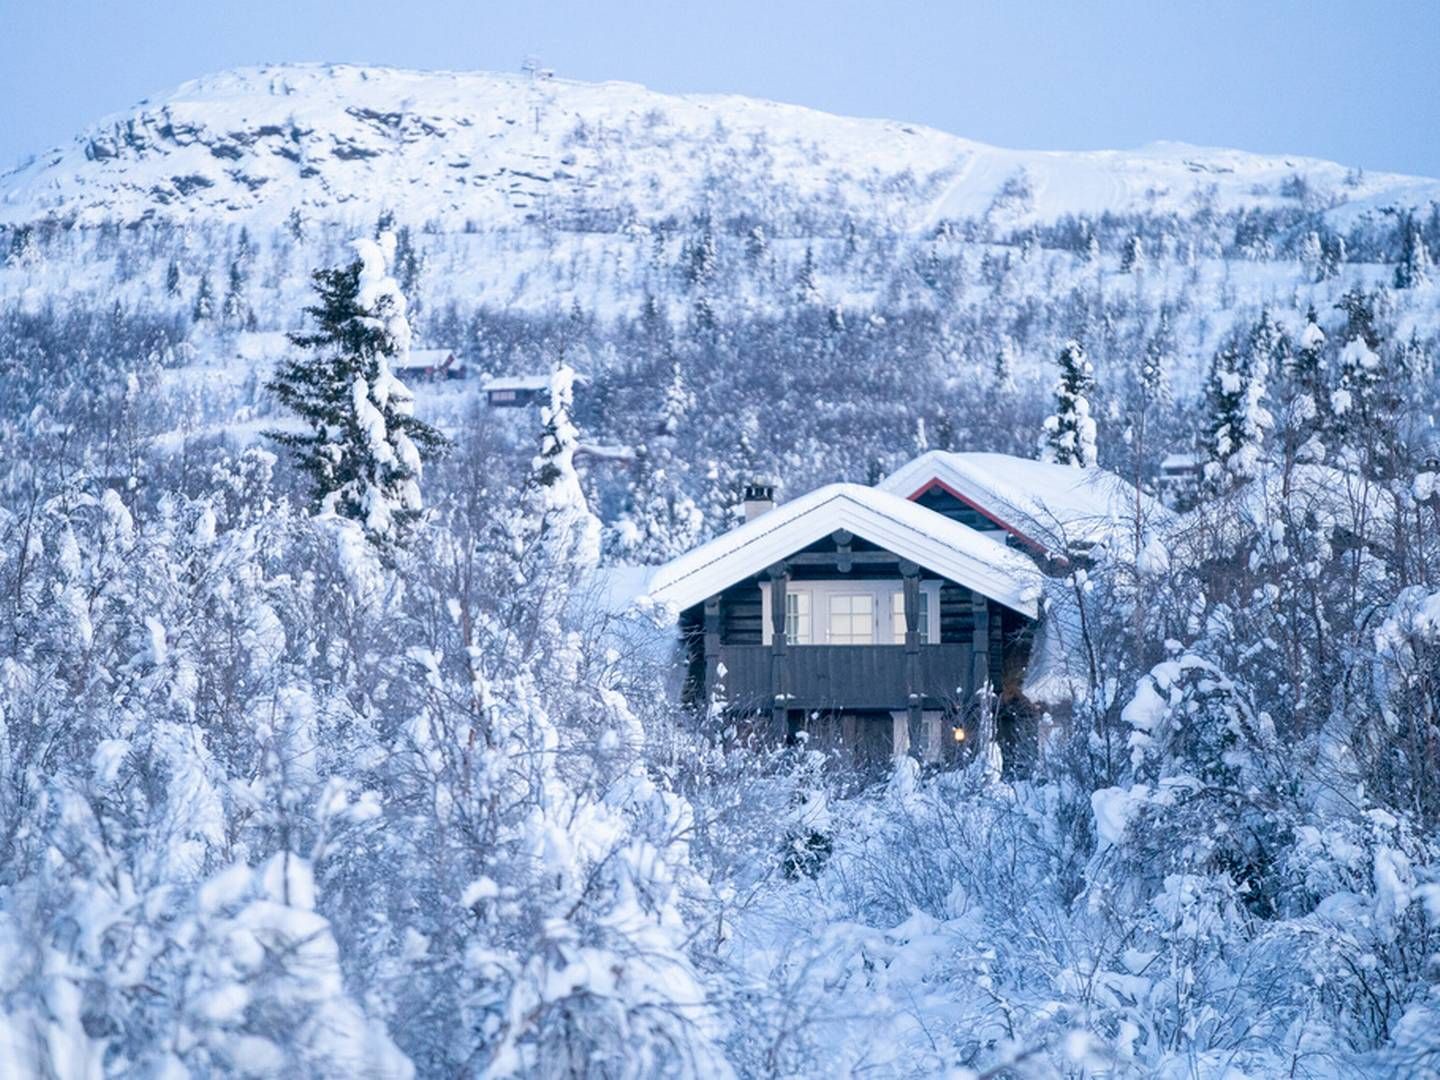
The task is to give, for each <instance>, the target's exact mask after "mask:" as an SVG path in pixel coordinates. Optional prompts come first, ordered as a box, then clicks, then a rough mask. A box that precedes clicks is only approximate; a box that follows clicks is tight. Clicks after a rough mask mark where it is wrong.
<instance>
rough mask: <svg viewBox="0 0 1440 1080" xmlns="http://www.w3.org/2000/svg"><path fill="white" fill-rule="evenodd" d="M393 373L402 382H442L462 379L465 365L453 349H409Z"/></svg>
mask: <svg viewBox="0 0 1440 1080" xmlns="http://www.w3.org/2000/svg"><path fill="white" fill-rule="evenodd" d="M395 374H396V375H397V376H399V378H400V379H401V380H402V381H404V382H410V383H415V382H443V381H444V380H446V379H463V378H464V377H465V365H464V363H463V362H461V360H460V359H459V358H458V357H457V356H456V355H455V350H453V349H411V350H410V356H409V357H408V359H407V360H406V362H405V363H404V364H399V365H397V366H396V368H395Z"/></svg>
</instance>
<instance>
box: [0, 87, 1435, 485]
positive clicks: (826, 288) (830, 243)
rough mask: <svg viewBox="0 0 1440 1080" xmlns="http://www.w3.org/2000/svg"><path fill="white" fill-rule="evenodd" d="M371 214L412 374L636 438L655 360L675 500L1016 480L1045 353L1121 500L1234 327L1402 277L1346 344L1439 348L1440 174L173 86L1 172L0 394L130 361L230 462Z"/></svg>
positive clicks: (719, 100)
mask: <svg viewBox="0 0 1440 1080" xmlns="http://www.w3.org/2000/svg"><path fill="white" fill-rule="evenodd" d="M382 219H387V220H389V221H391V222H393V224H394V225H395V226H397V227H398V241H399V248H398V252H397V254H398V262H397V272H398V276H399V278H400V284H401V286H402V289H403V291H404V293H405V295H406V296H407V298H408V301H409V305H410V306H409V311H410V314H411V316H412V321H413V323H414V327H415V333H416V344H417V345H419V346H424V347H435V348H446V349H453V350H454V351H456V353H457V355H458V356H459V358H460V359H461V360H462V361H463V362H464V363H465V364H466V365H467V367H468V369H469V370H470V371H471V372H474V373H479V372H489V373H514V372H534V371H544V370H548V369H549V368H550V367H551V366H552V365H553V364H554V362H555V361H556V360H557V359H558V358H559V357H560V356H562V355H563V356H564V357H565V358H566V359H567V360H568V361H569V362H571V363H573V364H574V365H575V366H576V367H577V368H578V369H579V370H581V371H582V372H584V373H585V374H586V375H587V376H589V377H591V378H592V380H593V387H592V389H591V390H589V391H588V392H587V393H586V394H584V395H582V400H581V402H580V403H579V405H578V408H579V410H580V415H581V418H582V421H583V423H584V424H585V425H586V426H587V427H588V428H589V429H590V430H591V431H592V433H594V434H595V435H596V436H597V437H599V438H601V439H602V440H603V441H608V442H612V443H616V444H625V445H636V444H638V443H639V442H641V441H643V439H644V438H645V437H646V433H647V432H650V431H652V430H653V419H652V418H653V416H654V413H655V410H656V409H657V408H658V407H659V404H658V402H657V401H656V400H655V397H656V395H657V394H658V393H659V391H660V388H662V387H664V386H666V385H669V384H670V383H671V381H672V380H671V374H672V366H673V365H675V364H677V363H678V365H679V367H680V368H681V369H683V371H682V376H683V381H684V382H685V383H686V384H688V386H689V387H690V389H691V390H692V391H693V393H694V394H695V396H696V398H697V402H698V404H697V408H696V411H697V414H699V415H707V416H708V415H726V416H734V417H736V418H737V421H738V422H737V423H734V424H728V425H719V426H716V427H715V428H713V429H707V430H706V432H705V434H704V437H703V438H702V439H699V440H695V441H693V442H692V443H691V445H690V446H689V447H688V450H689V452H690V453H691V455H692V456H693V459H694V460H693V461H692V462H691V465H692V466H693V468H694V470H695V474H694V476H692V478H691V479H692V481H693V482H694V484H695V486H696V487H697V488H698V487H699V486H700V484H701V481H699V480H698V479H696V477H698V476H717V475H721V474H723V473H724V470H718V471H717V469H715V468H712V467H711V463H713V462H715V461H729V462H731V463H732V467H733V468H736V469H743V468H750V467H751V466H759V465H762V464H764V465H767V467H773V468H774V470H775V471H777V472H779V473H781V474H782V475H785V476H786V477H787V479H788V480H789V482H790V483H792V484H794V485H795V490H797V491H798V490H804V489H805V488H806V487H807V486H812V485H813V484H818V483H821V482H828V481H834V480H852V481H856V480H865V479H868V478H873V477H874V476H878V475H882V474H883V473H884V472H885V471H886V470H887V469H889V468H893V467H895V466H896V465H898V464H900V463H901V462H903V461H904V460H908V458H910V457H911V456H913V454H914V452H915V450H916V448H917V443H918V444H920V445H921V448H926V447H928V448H944V449H957V450H991V451H1005V452H1011V453H1020V454H1028V453H1030V452H1032V451H1033V448H1034V445H1035V439H1036V432H1037V430H1038V425H1039V424H1040V422H1041V420H1042V419H1043V417H1044V416H1045V415H1046V414H1047V413H1048V412H1049V411H1050V401H1049V397H1050V390H1051V386H1052V383H1053V378H1054V362H1055V357H1056V355H1057V353H1058V350H1059V349H1060V347H1061V345H1062V344H1063V343H1064V342H1066V341H1067V340H1070V339H1075V340H1077V341H1080V342H1082V343H1083V344H1084V346H1085V349H1086V351H1087V354H1088V356H1089V358H1090V360H1091V361H1092V362H1093V364H1094V365H1095V370H1096V381H1097V391H1096V395H1095V397H1096V400H1095V405H1096V409H1097V415H1098V417H1099V428H1100V430H1099V454H1100V460H1101V462H1102V463H1104V464H1107V465H1112V466H1119V465H1120V464H1121V462H1122V460H1123V459H1124V458H1126V457H1127V456H1128V455H1130V454H1132V453H1133V454H1135V455H1137V456H1138V457H1140V458H1141V460H1138V461H1135V462H1129V461H1125V462H1124V469H1123V471H1125V472H1126V473H1127V475H1128V474H1129V472H1130V470H1131V468H1132V467H1133V468H1137V469H1139V470H1141V472H1142V473H1144V474H1147V475H1153V473H1154V470H1155V468H1156V466H1157V464H1158V461H1159V459H1160V458H1161V457H1163V455H1164V453H1165V452H1168V451H1172V450H1188V449H1192V448H1193V443H1194V439H1195V428H1194V424H1195V415H1196V414H1195V413H1194V412H1193V411H1186V410H1187V409H1190V408H1191V407H1192V406H1193V404H1194V402H1196V401H1197V400H1198V397H1199V392H1200V391H1201V389H1202V388H1203V387H1204V385H1205V380H1206V377H1207V373H1208V371H1209V369H1210V366H1211V363H1212V360H1213V358H1214V357H1215V355H1216V353H1217V350H1220V349H1221V348H1223V347H1224V346H1225V344H1226V343H1227V342H1232V341H1233V340H1236V339H1237V338H1241V337H1245V336H1246V335H1248V334H1249V333H1250V332H1251V329H1252V327H1253V326H1254V325H1255V323H1256V320H1257V319H1258V318H1259V316H1260V313H1261V310H1262V309H1266V308H1268V309H1269V310H1270V312H1271V314H1272V315H1273V317H1274V318H1275V320H1276V321H1277V322H1278V324H1279V325H1280V326H1281V327H1282V328H1283V329H1284V330H1285V331H1286V332H1287V333H1289V334H1291V335H1295V334H1298V333H1299V332H1300V331H1301V328H1302V327H1303V326H1304V325H1305V315H1306V312H1307V310H1308V309H1310V308H1311V307H1314V308H1315V310H1316V311H1317V313H1318V314H1317V318H1318V320H1319V325H1320V326H1321V327H1322V328H1323V329H1324V331H1325V332H1326V333H1327V334H1328V333H1331V332H1332V331H1333V332H1335V333H1336V334H1338V335H1339V336H1335V337H1334V340H1335V341H1336V342H1337V343H1338V342H1342V341H1343V340H1344V336H1343V334H1339V330H1340V326H1339V324H1340V323H1341V322H1343V319H1342V316H1341V314H1340V309H1338V308H1337V307H1336V304H1337V301H1338V300H1339V299H1340V298H1341V297H1342V296H1343V295H1344V294H1346V293H1347V292H1349V291H1351V290H1355V289H1360V290H1363V291H1367V292H1372V291H1374V290H1376V289H1377V288H1381V287H1385V288H1388V287H1389V286H1391V285H1392V284H1394V283H1395V282H1396V281H1397V273H1398V272H1399V266H1398V264H1399V263H1400V262H1402V261H1403V260H1404V259H1405V258H1406V256H1405V251H1406V250H1409V251H1410V252H1411V253H1412V255H1414V256H1415V258H1418V259H1419V262H1418V263H1417V264H1416V271H1415V273H1414V274H1411V275H1410V277H1412V278H1414V281H1413V282H1412V283H1411V284H1409V285H1406V286H1404V287H1403V288H1398V289H1394V290H1391V291H1389V292H1388V293H1387V295H1385V296H1383V297H1380V296H1377V297H1376V298H1375V303H1374V305H1373V306H1374V308H1375V313H1376V317H1377V318H1378V320H1379V323H1380V325H1379V334H1380V336H1381V337H1382V338H1383V339H1385V341H1386V342H1387V343H1388V344H1387V346H1386V347H1387V348H1391V349H1398V348H1399V347H1400V346H1401V345H1402V343H1403V344H1405V345H1406V347H1407V348H1410V349H1411V351H1416V350H1419V351H1424V349H1426V348H1427V347H1428V343H1429V342H1430V341H1431V339H1433V338H1434V337H1435V336H1436V334H1437V332H1440V322H1437V309H1436V305H1435V303H1434V301H1433V290H1434V286H1431V285H1426V284H1425V280H1426V279H1427V275H1428V271H1427V270H1425V269H1424V267H1423V265H1421V264H1423V263H1425V262H1426V259H1427V258H1428V253H1431V252H1440V181H1434V180H1426V179H1420V178H1413V177H1404V176H1396V175H1389V174H1378V173H1362V172H1361V171H1359V170H1355V169H1350V168H1347V167H1345V166H1344V165H1338V164H1334V163H1330V162H1324V161H1317V160H1313V159H1305V158H1298V157H1296V158H1292V157H1266V156H1261V155H1256V154H1248V153H1242V152H1240V151H1234V150H1204V149H1199V148H1195V147H1188V146H1183V145H1179V144H1173V143H1166V144H1156V145H1153V146H1150V147H1146V148H1142V149H1138V150H1133V151H1093V152H1041V151H1020V150H1003V149H998V148H995V147H990V146H985V145H982V144H980V143H976V142H972V141H968V140H965V139H963V138H959V137H956V136H953V135H948V134H945V133H943V132H939V131H935V130H932V129H928V128H923V127H918V126H915V125H910V124H905V123H902V122H897V121H886V120H862V119H850V118H845V117H839V116H832V115H829V114H825V113H821V112H817V111H814V110H810V109H804V108H800V107H796V106H791V105H781V104H775V103H771V102H764V101H757V100H753V99H748V98H743V97H733V96H730V97H722V96H676V95H666V94H659V93H655V92H652V91H649V90H646V89H644V88H642V87H639V86H635V85H633V84H628V83H599V84H586V83H578V82H571V81H566V80H562V79H555V78H548V77H544V76H542V75H538V74H537V75H536V76H533V77H532V76H530V75H520V74H516V75H496V74H480V73H470V74H465V73H447V72H434V73H422V72H411V71H399V70H393V69H384V68H362V67H354V66H344V65H278V66H269V67H261V68H248V69H241V70H237V71H232V72H227V73H221V74H217V75H213V76H208V77H206V78H202V79H198V80H196V81H194V82H192V83H188V84H186V85H185V86H183V87H181V88H180V89H179V90H177V91H176V92H175V93H174V94H171V95H169V96H168V97H166V98H164V99H163V100H158V101H154V102H145V103H142V104H140V105H139V106H137V107H135V108H134V109H132V110H130V111H128V112H125V113H122V114H119V115H117V116H113V117H111V118H109V119H106V120H104V121H102V122H100V123H98V124H97V125H95V126H94V127H93V128H92V129H90V130H89V131H87V132H85V133H84V134H82V135H81V136H79V137H78V138H77V139H76V141H75V142H74V143H73V144H72V145H71V146H69V147H66V148H61V149H58V150H55V151H52V152H51V153H48V154H45V155H43V156H41V157H39V158H37V159H36V160H35V161H33V162H31V163H30V164H28V165H26V166H24V167H23V168H21V169H19V170H17V171H14V172H12V173H9V174H7V175H5V176H3V177H0V364H4V363H6V362H7V361H13V362H14V363H15V364H16V365H18V367H19V368H20V369H22V370H23V371H24V373H25V374H24V377H25V378H27V379H29V378H32V377H33V378H38V376H35V375H34V372H35V371H36V370H38V369H37V367H36V364H35V362H33V361H31V360H28V359H25V358H26V357H27V356H29V355H31V354H32V353H34V354H37V355H42V356H45V357H47V358H48V359H47V360H46V363H53V364H55V365H57V366H58V367H59V368H60V369H62V370H63V371H64V372H65V373H66V374H67V377H71V376H72V373H73V372H75V371H78V370H91V368H90V365H94V366H96V367H98V368H100V369H102V370H104V371H107V372H114V371H120V372H127V371H132V370H135V369H137V368H139V369H145V368H148V367H151V366H153V367H155V368H157V369H163V373H162V374H161V376H160V378H159V382H160V384H161V386H162V388H163V389H164V391H165V397H166V398H167V401H168V402H169V403H170V404H171V406H172V409H171V415H170V416H169V417H168V418H167V419H166V420H165V421H164V423H165V424H166V425H167V426H166V428H165V432H164V438H165V440H166V445H183V443H184V441H185V440H186V439H187V438H190V437H192V436H194V435H196V434H207V435H208V434H217V433H230V434H236V435H240V436H247V437H248V436H253V434H254V432H256V431H258V430H262V429H264V428H265V427H267V426H268V425H271V424H272V423H273V422H274V421H275V419H276V417H275V416H274V412H275V403H274V402H273V401H272V400H270V399H269V397H268V396H267V395H266V394H265V392H264V390H263V387H264V383H265V381H266V379H267V378H268V376H269V373H270V371H271V370H272V369H273V366H274V364H275V362H276V360H277V359H278V358H279V357H280V355H281V354H283V353H284V352H285V350H286V348H287V345H286V338H285V332H286V331H292V330H294V329H296V328H297V327H298V326H300V325H301V324H302V323H303V321H304V318H305V316H304V308H305V306H306V304H307V303H309V302H310V301H311V299H312V295H313V294H312V290H311V274H312V272H313V271H315V270H316V269H317V268H319V267H324V266H333V265H336V264H337V263H340V262H342V261H344V260H348V259H349V258H350V257H351V255H350V248H349V244H350V243H351V241H353V240H354V239H355V238H356V237H357V236H362V235H372V234H373V233H374V231H375V230H376V228H377V226H378V225H379V223H380V222H381V220H382ZM1412 234H1413V236H1412ZM1407 244H1408V249H1407ZM1402 276H1403V275H1402ZM82 316H83V318H84V319H86V320H88V322H87V324H86V327H85V329H84V330H83V332H81V331H80V330H79V329H78V328H77V325H76V324H75V320H77V319H80V318H81V317H82ZM7 319H9V320H11V321H10V322H6V321H5V320H7ZM66 320H68V323H67V325H61V321H66ZM81 340H84V341H85V345H84V347H83V348H80V347H79V346H77V344H76V343H77V342H78V341H81ZM1146 358H1149V359H1146ZM1331 359H1332V360H1335V361H1336V362H1338V354H1337V356H1336V357H1333V358H1331ZM1151 360H1153V361H1154V365H1155V366H1157V370H1159V369H1163V373H1162V382H1163V383H1164V384H1165V394H1166V395H1167V397H1168V396H1170V395H1173V400H1174V402H1175V403H1176V405H1177V407H1176V408H1175V409H1174V410H1169V411H1167V413H1166V415H1165V417H1164V418H1163V421H1162V429H1161V430H1157V429H1156V428H1155V427H1154V425H1153V424H1152V425H1151V427H1150V430H1149V436H1148V439H1149V443H1148V446H1147V447H1145V448H1144V449H1143V450H1141V449H1136V448H1134V447H1133V446H1132V444H1131V443H1130V442H1128V441H1127V439H1128V436H1127V435H1126V431H1127V428H1128V427H1129V425H1130V421H1129V420H1128V419H1127V417H1128V415H1129V413H1130V404H1131V403H1132V401H1133V399H1134V391H1135V388H1136V387H1137V386H1138V385H1139V383H1140V381H1141V379H1142V371H1141V369H1142V367H1144V366H1145V365H1146V364H1149V363H1150V362H1151ZM1142 361H1143V363H1142ZM474 385H475V380H470V381H468V382H463V383H461V384H460V385H456V386H451V387H446V388H444V391H445V392H444V393H437V392H434V391H435V388H433V387H430V388H423V389H422V393H421V407H422V410H427V411H428V412H429V415H430V416H431V417H432V418H433V419H435V420H436V422H438V423H441V424H442V425H445V426H453V424H454V423H455V422H456V418H457V417H458V416H460V415H462V414H463V413H464V412H465V411H466V410H467V409H468V408H469V407H470V404H471V401H472V399H473V387H474ZM837 426H843V430H845V431H846V432H848V434H849V438H848V439H846V440H837V439H836V438H835V435H834V432H835V430H836V429H837ZM922 427H923V428H924V430H925V431H927V432H928V435H924V434H921V429H922ZM927 440H928V441H927ZM742 462H748V464H741V463H742ZM708 482H709V481H706V483H708ZM720 486H722V487H723V483H721V485H720ZM695 494H696V496H697V497H699V494H700V493H699V491H698V490H697V491H696V492H695ZM717 497H718V496H717ZM621 501H623V493H622V492H620V491H619V489H618V486H617V490H616V491H615V492H614V493H613V495H612V498H611V500H610V502H609V503H607V505H609V506H612V507H613V506H618V505H619V503H620V502H621Z"/></svg>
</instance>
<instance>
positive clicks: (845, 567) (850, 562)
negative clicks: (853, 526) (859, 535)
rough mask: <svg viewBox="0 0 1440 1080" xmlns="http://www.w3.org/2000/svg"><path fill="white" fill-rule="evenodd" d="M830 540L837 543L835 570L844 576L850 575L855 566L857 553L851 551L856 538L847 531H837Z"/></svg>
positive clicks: (831, 535)
mask: <svg viewBox="0 0 1440 1080" xmlns="http://www.w3.org/2000/svg"><path fill="white" fill-rule="evenodd" d="M830 539H831V540H834V541H835V569H836V570H838V571H840V573H842V574H848V573H850V570H851V569H852V568H853V567H854V565H855V553H854V552H853V551H851V550H850V545H851V544H852V543H854V541H855V537H854V535H853V534H851V533H850V532H848V531H847V530H845V529H836V530H835V531H834V532H833V533H831V534H830Z"/></svg>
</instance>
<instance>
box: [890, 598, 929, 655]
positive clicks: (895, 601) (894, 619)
mask: <svg viewBox="0 0 1440 1080" xmlns="http://www.w3.org/2000/svg"><path fill="white" fill-rule="evenodd" d="M890 624H891V626H892V627H893V628H894V632H895V644H896V645H904V644H905V590H904V589H901V590H900V591H899V592H894V593H891V594H890ZM917 629H918V630H919V631H920V644H921V645H929V644H930V594H929V593H927V592H926V591H925V590H924V589H921V590H920V625H919V627H917Z"/></svg>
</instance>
